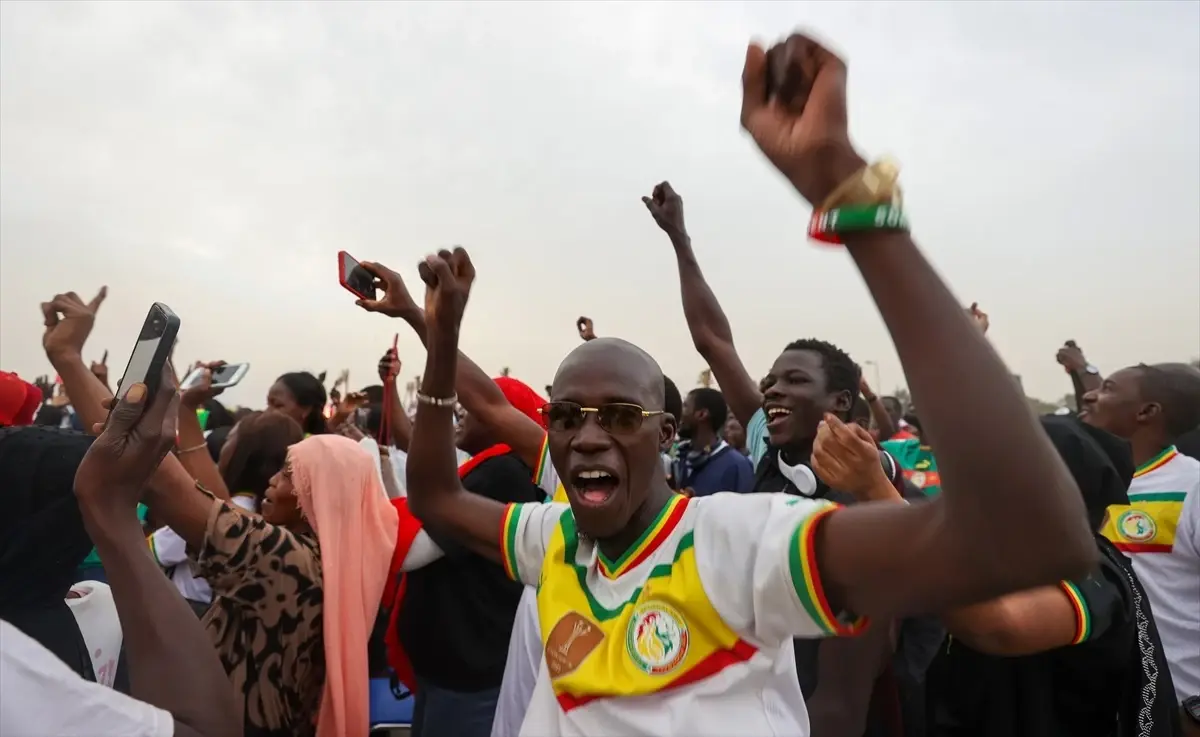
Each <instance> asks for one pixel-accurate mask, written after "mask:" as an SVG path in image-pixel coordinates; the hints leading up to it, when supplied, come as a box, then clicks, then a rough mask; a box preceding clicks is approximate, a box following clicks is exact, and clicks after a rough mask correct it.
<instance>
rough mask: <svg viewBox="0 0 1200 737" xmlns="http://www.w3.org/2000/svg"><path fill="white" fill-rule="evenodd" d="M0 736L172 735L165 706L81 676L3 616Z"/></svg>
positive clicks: (171, 722) (172, 725)
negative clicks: (153, 704) (151, 703)
mask: <svg viewBox="0 0 1200 737" xmlns="http://www.w3.org/2000/svg"><path fill="white" fill-rule="evenodd" d="M0 684H3V689H4V693H3V696H2V697H0V735H3V737H47V736H48V735H53V737H95V735H120V737H172V735H174V734H175V719H174V718H173V717H172V716H171V715H170V714H169V713H168V712H166V711H163V710H162V709H159V708H158V707H155V706H151V705H150V704H147V703H145V702H142V701H138V700H137V699H134V698H132V697H129V696H126V695H125V694H122V693H119V692H117V691H114V690H112V689H111V688H107V687H105V686H101V685H100V684H98V683H92V682H90V681H85V680H83V679H82V678H80V677H79V676H78V675H77V674H76V673H74V672H72V671H71V669H70V668H68V667H67V666H66V664H64V663H63V662H62V661H61V660H59V659H58V658H56V657H54V654H53V653H51V652H50V651H49V650H47V649H46V648H45V647H43V646H42V645H41V644H40V643H38V642H36V641H34V640H33V639H32V638H30V637H29V636H28V635H26V634H25V633H24V632H21V631H20V630H18V629H17V628H16V627H14V626H12V625H11V624H9V623H8V622H5V621H4V620H0Z"/></svg>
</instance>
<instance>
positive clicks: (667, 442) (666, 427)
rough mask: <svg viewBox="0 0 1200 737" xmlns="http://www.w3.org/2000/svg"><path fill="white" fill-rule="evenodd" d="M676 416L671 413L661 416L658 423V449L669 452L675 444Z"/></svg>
mask: <svg viewBox="0 0 1200 737" xmlns="http://www.w3.org/2000/svg"><path fill="white" fill-rule="evenodd" d="M675 429H676V423H675V415H673V414H671V413H670V412H664V413H663V414H661V415H659V423H658V447H659V449H660V450H663V451H667V450H670V449H671V446H672V445H674V443H675Z"/></svg>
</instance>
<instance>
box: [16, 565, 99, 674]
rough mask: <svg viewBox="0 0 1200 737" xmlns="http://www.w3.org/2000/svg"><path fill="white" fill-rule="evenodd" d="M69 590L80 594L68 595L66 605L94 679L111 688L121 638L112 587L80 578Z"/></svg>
mask: <svg viewBox="0 0 1200 737" xmlns="http://www.w3.org/2000/svg"><path fill="white" fill-rule="evenodd" d="M71 591H73V592H75V593H77V594H79V596H78V597H77V598H69V599H67V606H68V607H69V608H70V610H71V614H73V615H75V623H76V624H77V625H79V633H80V634H81V635H83V642H84V644H85V645H87V649H88V655H89V656H90V657H91V659H92V672H93V673H95V674H96V682H97V683H100V684H103V685H105V686H108V687H110V688H111V687H112V685H113V680H114V679H115V678H116V677H117V659H118V658H119V657H120V656H121V640H122V633H121V619H120V617H118V616H117V604H116V602H114V601H113V595H112V589H111V588H109V586H108V584H106V583H101V582H99V581H81V582H79V583H77V584H75V585H74V586H72V587H71ZM0 685H2V684H0Z"/></svg>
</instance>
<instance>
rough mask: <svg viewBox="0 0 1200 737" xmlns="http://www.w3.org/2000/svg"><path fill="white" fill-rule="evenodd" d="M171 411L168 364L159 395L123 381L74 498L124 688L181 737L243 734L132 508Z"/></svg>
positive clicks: (172, 418) (170, 428)
mask: <svg viewBox="0 0 1200 737" xmlns="http://www.w3.org/2000/svg"><path fill="white" fill-rule="evenodd" d="M177 413H178V398H177V395H176V393H175V388H174V383H173V382H172V381H171V377H170V371H169V370H166V369H164V372H163V380H162V382H161V383H160V386H159V391H158V394H157V396H154V397H149V396H146V387H145V385H144V384H137V385H135V386H133V387H131V388H130V390H129V392H128V393H127V394H126V397H125V399H124V400H122V401H121V403H120V404H119V405H118V406H117V407H116V408H115V409H114V411H113V414H112V418H111V421H110V422H109V424H108V427H107V428H105V430H104V432H103V433H101V435H100V437H99V438H97V439H96V442H95V443H94V444H93V445H92V447H91V449H89V450H88V453H87V455H86V456H85V457H84V459H83V462H82V463H81V464H80V466H79V471H78V472H77V474H76V476H75V494H76V496H77V497H78V498H79V507H80V511H81V512H82V514H83V520H84V524H85V525H86V526H87V530H88V534H89V535H91V538H92V540H93V542H95V544H96V550H97V551H98V552H99V553H100V555H101V556H103V558H104V570H105V572H106V573H107V574H108V582H109V584H111V585H112V593H113V600H114V601H115V603H116V606H117V614H118V615H119V616H120V619H121V629H122V630H123V632H124V638H125V639H124V643H125V652H126V654H127V656H128V658H129V682H130V692H131V694H132V695H133V696H135V697H136V698H138V699H141V700H142V701H145V702H147V703H150V704H153V705H154V706H157V707H158V708H160V709H164V710H166V711H168V712H170V713H171V715H172V716H173V717H174V719H175V734H176V735H179V736H180V737H198V736H201V735H202V736H204V737H218V736H220V737H225V736H230V737H234V736H236V735H240V734H241V733H242V714H241V709H240V708H239V707H238V704H237V701H236V699H235V697H234V692H233V690H232V689H230V687H229V679H228V678H227V677H226V675H225V669H224V668H223V667H222V666H221V662H220V660H219V659H218V658H217V655H216V653H215V652H214V650H213V647H212V642H211V640H210V639H209V637H208V635H207V634H206V633H205V632H204V628H203V627H202V626H201V625H200V622H199V621H198V620H197V619H196V617H195V616H194V615H193V614H192V613H191V611H190V610H189V609H188V608H187V605H186V604H185V603H184V601H183V599H182V598H180V596H179V593H178V592H177V591H176V590H175V587H174V586H172V585H171V583H170V582H169V581H168V580H167V579H166V578H165V577H164V576H163V575H162V571H161V570H160V569H159V568H158V566H157V565H155V563H154V561H153V560H152V559H151V558H150V556H148V555H146V543H145V539H144V538H143V537H142V532H141V524H140V523H139V522H138V519H137V516H136V514H135V509H136V507H137V503H138V499H139V497H140V496H141V493H142V487H143V486H144V485H145V483H146V480H147V479H148V478H149V477H150V475H151V474H152V473H153V472H154V469H155V467H156V466H157V465H158V464H159V461H160V460H162V459H163V457H164V456H165V455H166V453H167V451H168V449H169V448H170V447H171V446H172V445H173V444H174V442H175V430H176V417H177ZM181 663H186V664H187V667H186V668H180V664H181Z"/></svg>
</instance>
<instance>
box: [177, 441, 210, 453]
mask: <svg viewBox="0 0 1200 737" xmlns="http://www.w3.org/2000/svg"><path fill="white" fill-rule="evenodd" d="M207 448H208V443H200V444H199V445H193V446H192V447H190V448H180V449H179V450H177V451H175V455H177V456H181V455H183V454H184V453H195V452H196V451H198V450H205V449H207Z"/></svg>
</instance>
